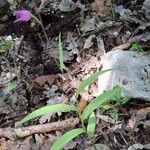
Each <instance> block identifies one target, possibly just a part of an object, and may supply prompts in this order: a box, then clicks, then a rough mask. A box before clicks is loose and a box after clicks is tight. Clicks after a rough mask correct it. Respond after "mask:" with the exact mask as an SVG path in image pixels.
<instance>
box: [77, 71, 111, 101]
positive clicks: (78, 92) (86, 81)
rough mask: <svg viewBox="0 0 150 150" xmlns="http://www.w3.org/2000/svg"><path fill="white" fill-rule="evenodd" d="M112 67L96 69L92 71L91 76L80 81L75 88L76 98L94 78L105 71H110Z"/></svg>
mask: <svg viewBox="0 0 150 150" xmlns="http://www.w3.org/2000/svg"><path fill="white" fill-rule="evenodd" d="M111 70H112V69H107V70H103V71H96V72H95V73H93V74H92V75H91V76H89V77H88V78H87V79H85V80H84V81H83V82H81V83H80V85H79V86H78V88H77V90H76V98H78V96H79V94H80V93H81V92H82V91H83V90H84V89H85V88H86V87H87V86H89V85H90V84H91V83H92V82H93V81H94V80H95V79H96V78H98V76H99V75H101V74H103V73H105V72H107V71H111Z"/></svg>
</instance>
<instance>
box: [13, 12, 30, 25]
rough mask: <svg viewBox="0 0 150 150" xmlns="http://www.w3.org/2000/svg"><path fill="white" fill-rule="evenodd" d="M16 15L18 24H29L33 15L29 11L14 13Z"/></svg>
mask: <svg viewBox="0 0 150 150" xmlns="http://www.w3.org/2000/svg"><path fill="white" fill-rule="evenodd" d="M14 15H15V16H16V20H15V21H14V22H15V23H16V22H27V21H29V20H30V19H31V17H32V14H31V12H30V11H28V10H18V11H15V12H14Z"/></svg>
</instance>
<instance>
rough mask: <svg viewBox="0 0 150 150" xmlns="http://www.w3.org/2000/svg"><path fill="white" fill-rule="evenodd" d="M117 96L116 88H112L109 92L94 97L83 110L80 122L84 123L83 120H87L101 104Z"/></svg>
mask: <svg viewBox="0 0 150 150" xmlns="http://www.w3.org/2000/svg"><path fill="white" fill-rule="evenodd" d="M116 94H118V86H117V87H114V88H113V89H112V90H110V91H106V92H104V93H102V94H101V95H99V96H98V97H96V98H95V99H93V100H91V102H90V103H89V104H88V105H87V107H86V108H85V109H84V110H83V113H82V120H83V121H84V120H85V119H87V118H88V116H89V115H90V114H91V113H92V112H93V111H94V110H95V109H96V108H98V107H99V106H100V105H101V104H103V103H104V102H106V100H108V99H111V98H113V97H115V95H116Z"/></svg>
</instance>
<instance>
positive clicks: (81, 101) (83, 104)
mask: <svg viewBox="0 0 150 150" xmlns="http://www.w3.org/2000/svg"><path fill="white" fill-rule="evenodd" d="M87 104H88V102H87V101H86V100H83V99H81V100H80V101H79V102H78V103H77V104H76V106H77V107H78V108H79V110H81V111H82V110H83V109H84V108H85V107H86V106H87Z"/></svg>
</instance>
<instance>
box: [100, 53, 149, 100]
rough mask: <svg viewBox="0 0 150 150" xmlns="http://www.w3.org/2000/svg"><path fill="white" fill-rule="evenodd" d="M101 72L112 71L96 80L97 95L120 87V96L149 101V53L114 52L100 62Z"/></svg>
mask: <svg viewBox="0 0 150 150" xmlns="http://www.w3.org/2000/svg"><path fill="white" fill-rule="evenodd" d="M101 65H102V67H103V68H102V70H106V69H113V68H114V70H111V71H108V72H106V73H104V74H102V75H100V76H99V78H98V90H99V92H98V94H101V93H102V92H103V91H105V90H110V89H112V88H113V87H114V86H115V85H119V86H121V87H122V96H131V97H132V98H137V99H141V100H146V101H150V53H149V52H143V53H137V52H134V51H123V50H116V51H111V52H108V53H106V54H105V55H104V56H103V58H102V60H101Z"/></svg>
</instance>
